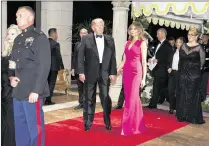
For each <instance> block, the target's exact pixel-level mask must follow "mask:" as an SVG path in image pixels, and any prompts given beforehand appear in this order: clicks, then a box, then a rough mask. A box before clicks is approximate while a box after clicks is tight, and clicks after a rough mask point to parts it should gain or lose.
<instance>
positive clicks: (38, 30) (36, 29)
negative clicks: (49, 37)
mask: <svg viewBox="0 0 209 146" xmlns="http://www.w3.org/2000/svg"><path fill="white" fill-rule="evenodd" d="M34 31H35V32H36V33H38V34H40V35H45V34H44V32H43V31H41V30H40V29H38V28H34Z"/></svg>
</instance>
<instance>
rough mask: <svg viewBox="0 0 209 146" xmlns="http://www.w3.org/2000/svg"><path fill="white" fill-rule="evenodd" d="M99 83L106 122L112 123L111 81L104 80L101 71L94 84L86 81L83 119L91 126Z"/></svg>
mask: <svg viewBox="0 0 209 146" xmlns="http://www.w3.org/2000/svg"><path fill="white" fill-rule="evenodd" d="M97 83H98V85H99V91H100V92H99V97H100V100H101V105H102V108H103V112H104V114H103V116H104V123H105V124H106V125H110V124H111V123H110V113H111V108H112V101H111V99H110V97H109V86H110V81H109V79H108V80H103V78H102V76H101V73H100V76H99V78H98V79H97V81H96V82H95V83H94V84H89V83H88V82H87V81H85V82H84V90H85V93H84V95H85V96H84V97H85V98H84V104H83V105H84V108H83V110H84V111H83V117H84V118H83V119H84V126H85V127H91V125H92V123H93V120H94V113H95V106H96V88H97Z"/></svg>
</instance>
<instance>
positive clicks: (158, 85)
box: [149, 76, 168, 107]
mask: <svg viewBox="0 0 209 146" xmlns="http://www.w3.org/2000/svg"><path fill="white" fill-rule="evenodd" d="M167 87H168V77H167V76H164V77H162V76H155V77H154V81H153V96H152V98H151V100H150V103H149V106H152V107H157V104H158V101H159V100H160V101H162V100H163V99H164V100H165V98H166V96H167V91H166V89H167ZM159 98H160V99H159Z"/></svg>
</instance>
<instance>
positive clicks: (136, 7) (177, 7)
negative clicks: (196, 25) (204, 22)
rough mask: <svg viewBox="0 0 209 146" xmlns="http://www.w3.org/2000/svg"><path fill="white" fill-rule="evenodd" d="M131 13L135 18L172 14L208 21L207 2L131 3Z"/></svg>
mask: <svg viewBox="0 0 209 146" xmlns="http://www.w3.org/2000/svg"><path fill="white" fill-rule="evenodd" d="M132 11H133V14H134V16H135V17H139V16H141V15H145V16H150V15H152V14H156V15H159V16H164V15H167V14H168V13H174V14H175V15H187V16H190V17H197V16H198V17H199V18H202V19H209V2H139V1H137V0H135V1H133V2H132Z"/></svg>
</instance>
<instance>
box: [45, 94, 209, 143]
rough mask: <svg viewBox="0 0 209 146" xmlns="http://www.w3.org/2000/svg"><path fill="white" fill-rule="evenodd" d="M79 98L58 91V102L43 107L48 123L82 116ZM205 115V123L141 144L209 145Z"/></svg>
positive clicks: (208, 124)
mask: <svg viewBox="0 0 209 146" xmlns="http://www.w3.org/2000/svg"><path fill="white" fill-rule="evenodd" d="M77 99H78V95H77V93H76V92H71V93H70V95H64V94H60V93H56V94H55V97H53V101H54V102H56V103H57V104H55V105H51V106H44V107H43V109H44V112H45V122H46V124H47V123H53V122H57V121H62V120H65V119H71V118H75V117H80V116H82V110H74V109H73V107H74V106H76V105H77V104H78V102H77ZM116 102H117V100H113V105H115V104H116ZM159 108H161V109H165V110H166V109H167V108H168V107H167V105H166V104H165V105H162V106H159ZM101 111H102V108H101V105H100V103H99V100H98V103H97V106H96V112H101ZM204 116H205V117H206V118H205V120H206V124H204V125H192V124H190V125H188V126H186V127H183V128H181V129H178V130H176V131H174V132H172V133H169V134H166V135H163V136H161V137H158V138H156V139H153V140H150V141H148V142H145V143H143V144H141V145H140V146H209V114H208V113H204ZM167 124H169V123H167Z"/></svg>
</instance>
